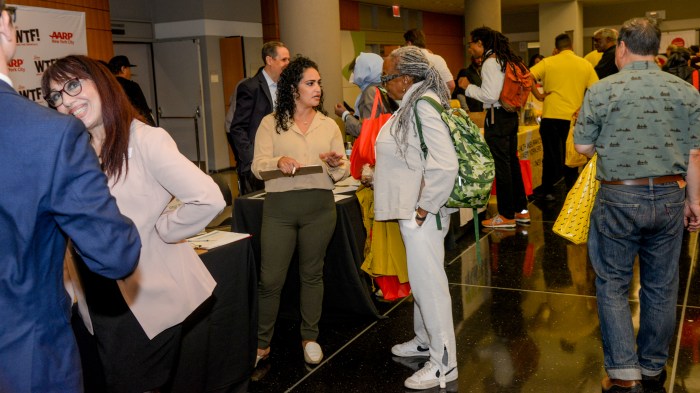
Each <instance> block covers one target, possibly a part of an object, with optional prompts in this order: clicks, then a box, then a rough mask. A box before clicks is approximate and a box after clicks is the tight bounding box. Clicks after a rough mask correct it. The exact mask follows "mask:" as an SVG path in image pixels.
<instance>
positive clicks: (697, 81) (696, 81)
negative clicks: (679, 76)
mask: <svg viewBox="0 0 700 393" xmlns="http://www.w3.org/2000/svg"><path fill="white" fill-rule="evenodd" d="M698 74H700V71H698V70H695V71H693V86H695V88H696V89H698V90H700V77H699V76H698Z"/></svg>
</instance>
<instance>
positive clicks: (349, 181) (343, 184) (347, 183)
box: [335, 176, 360, 187]
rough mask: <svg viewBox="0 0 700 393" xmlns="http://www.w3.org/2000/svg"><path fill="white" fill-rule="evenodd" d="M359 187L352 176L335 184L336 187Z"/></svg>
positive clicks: (358, 182) (358, 183) (357, 181)
mask: <svg viewBox="0 0 700 393" xmlns="http://www.w3.org/2000/svg"><path fill="white" fill-rule="evenodd" d="M359 185H360V181H359V180H357V179H355V178H354V177H352V176H348V177H346V178H345V179H343V180H341V181H339V182H337V183H335V186H336V187H348V186H355V187H359Z"/></svg>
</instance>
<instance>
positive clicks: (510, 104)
mask: <svg viewBox="0 0 700 393" xmlns="http://www.w3.org/2000/svg"><path fill="white" fill-rule="evenodd" d="M505 74H506V75H505V79H504V80H503V89H502V90H501V95H500V97H498V100H499V101H500V103H501V106H502V107H503V109H505V110H507V111H508V112H517V111H519V110H520V109H522V108H523V107H524V106H525V104H526V103H527V98H528V96H529V95H530V89H531V88H532V78H531V77H530V70H528V69H527V67H526V66H525V64H523V63H521V62H519V63H512V62H508V63H507V64H506V72H505Z"/></svg>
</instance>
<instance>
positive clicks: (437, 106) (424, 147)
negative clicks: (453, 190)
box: [413, 96, 445, 230]
mask: <svg viewBox="0 0 700 393" xmlns="http://www.w3.org/2000/svg"><path fill="white" fill-rule="evenodd" d="M420 100H423V101H425V102H427V103H428V104H430V105H431V106H432V107H433V108H435V110H436V111H437V112H438V113H439V114H442V112H443V111H444V110H445V108H443V107H442V105H440V103H439V102H437V101H435V99H433V98H432V97H428V96H422V97H421V98H419V99H417V100H416V102H414V103H413V116H414V117H415V118H416V128H417V129H418V138H419V139H420V150H421V151H422V152H423V158H428V145H426V144H425V139H423V127H422V126H421V122H420V117H419V116H418V101H420ZM435 219H436V223H437V228H438V229H439V230H442V222H441V221H440V213H439V212H438V214H436V215H435Z"/></svg>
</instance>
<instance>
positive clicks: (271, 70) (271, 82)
mask: <svg viewBox="0 0 700 393" xmlns="http://www.w3.org/2000/svg"><path fill="white" fill-rule="evenodd" d="M262 59H263V63H265V66H264V67H262V68H261V69H260V70H258V73H257V74H256V75H255V76H254V77H252V78H250V79H246V80H245V81H244V82H242V83H241V84H240V85H239V86H238V89H236V111H235V112H234V114H233V121H232V122H231V129H230V132H229V133H228V138H229V143H230V144H231V148H232V149H233V154H234V155H235V157H236V163H237V165H236V169H237V172H238V181H239V187H240V189H239V195H245V194H248V193H251V192H253V191H257V190H262V189H264V188H265V183H264V182H263V181H262V180H259V179H257V178H256V177H255V176H254V175H253V173H252V172H251V171H250V165H251V164H252V162H253V151H254V148H253V146H254V144H255V133H256V132H257V131H258V126H259V125H260V122H261V121H262V119H263V117H265V116H266V115H268V114H269V113H272V111H273V109H274V107H275V103H276V101H277V80H278V79H279V77H280V74H281V73H282V70H284V69H285V68H286V67H287V64H289V50H288V49H287V48H286V47H285V46H284V44H283V43H281V42H278V41H270V42H266V43H265V44H264V45H263V48H262Z"/></svg>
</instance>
